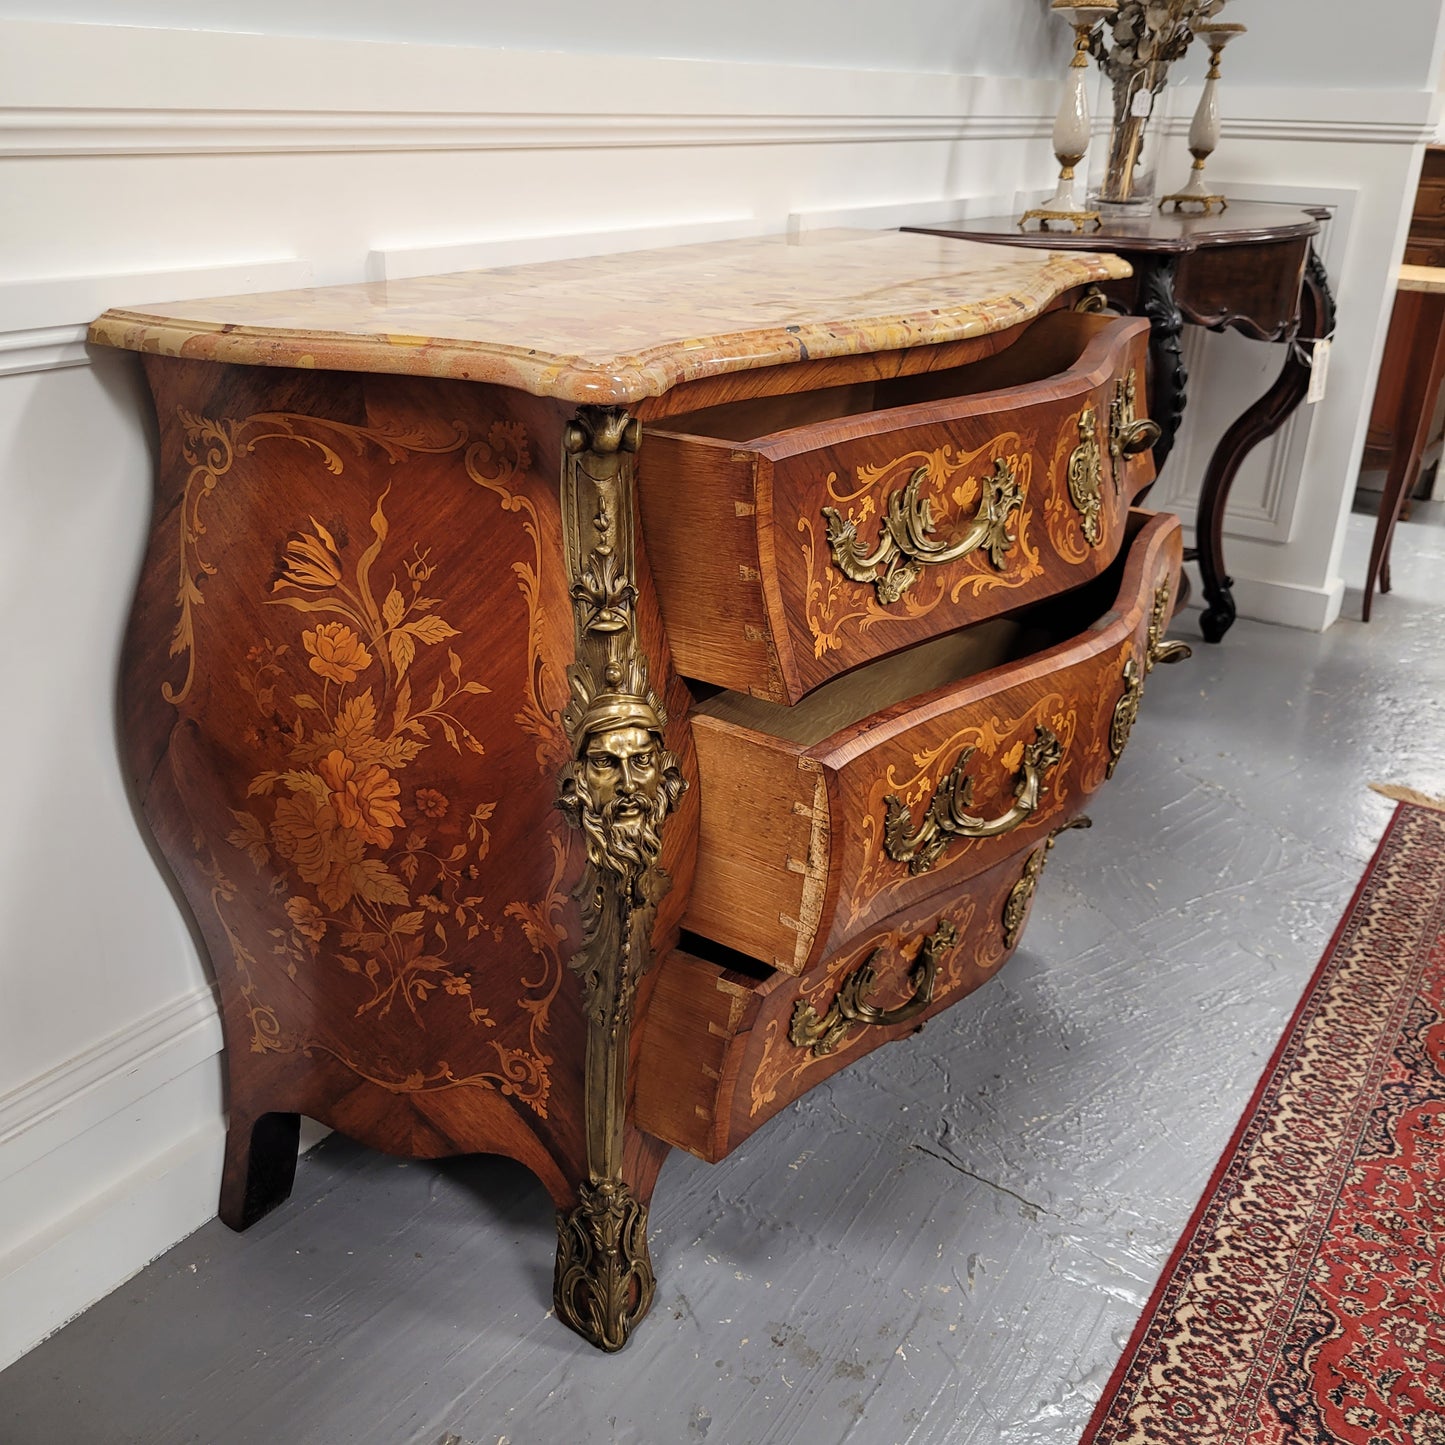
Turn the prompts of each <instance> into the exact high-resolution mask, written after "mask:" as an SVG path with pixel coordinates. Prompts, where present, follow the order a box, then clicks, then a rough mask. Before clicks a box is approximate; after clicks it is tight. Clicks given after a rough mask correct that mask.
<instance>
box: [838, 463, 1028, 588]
mask: <svg viewBox="0 0 1445 1445" xmlns="http://www.w3.org/2000/svg"><path fill="white" fill-rule="evenodd" d="M927 477H928V468H927V467H919V468H918V470H917V471H915V472H914V473H913V475H912V476H911V477H909V479H908V481H907V483H906V484H905V485H904V486H902V487H900V488H899V490H898V491H896V492H893V493H891V494H890V495H889V497H888V501H887V504H886V508H887V510H886V513H885V515H884V518H883V528H882V532H881V534H880V535H879V538H878V545H877V546H876V547H875V548H874V549H873V551H871V552H865V550H864V548H863V547H862V546H861V545H860V544H859V542H858V528H857V526H856V525H855V524H854V522H853V520H852V519H851V518H845V517H844V516H843V515H842V514H841V513H840V512H839V511H838V509H837V508H836V507H824V508H823V516H824V517H825V518H826V519H827V522H828V546H829V547H830V548H831V549H832V552H833V561H834V563H835V564H836V566H837V568H838V570H839V571H840V572H841V573H842V574H843V575H844V576H845V577H847V578H848V579H849V580H850V581H853V582H871V583H872V584H873V585H874V587H875V588H876V589H877V592H878V600H879V601H880V602H882V603H883V604H884V605H885V606H886V605H887V604H889V603H892V602H897V601H898V599H899V598H900V597H902V596H903V594H904V593H905V592H907V591H908V589H909V588H910V587H912V586H913V584H914V583H915V582H916V581H917V580H918V578H919V577H920V575H921V574H922V572H923V569H924V568H925V567H936V566H938V565H940V564H941V563H944V562H956V561H958V559H959V558H960V557H967V556H968V554H969V553H970V552H976V551H978V550H979V549H980V548H986V549H987V550H988V555H989V560H990V561H991V562H992V563H993V565H994V566H995V567H997V568H999V569H1000V570H1001V569H1002V568H1003V565H1004V553H1005V552H1007V551H1008V550H1009V548H1010V547H1012V546H1013V544H1014V536H1013V533H1012V532H1010V531H1009V529H1008V524H1009V518H1010V517H1012V516H1013V514H1014V513H1015V512H1016V511H1018V509H1019V508H1020V507H1022V506H1023V503H1024V489H1023V486H1022V485H1021V484H1020V482H1019V480H1018V478H1017V477H1016V476H1015V475H1014V471H1013V468H1011V467H1010V466H1009V464H1008V463H1007V462H1006V461H1004V460H1003V458H1002V457H1000V458H999V459H998V460H997V461H995V462H994V464H993V476H991V477H988V478H986V479H985V480H984V482H983V491H982V495H981V496H980V497H979V501H978V511H977V513H976V514H975V515H974V519H973V522H972V524H971V525H970V526H969V528H968V529H967V530H966V531H965V532H963V533H962V535H960V536H958V537H957V538H955V539H954V540H953V541H940V540H939V539H937V538H936V537H934V535H933V508H932V504H931V503H930V502H929V500H928V498H927V497H925V496H921V495H920V491H921V489H922V487H923V483H924V481H925V480H926V479H927Z"/></svg>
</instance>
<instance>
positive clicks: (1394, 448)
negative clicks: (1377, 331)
mask: <svg viewBox="0 0 1445 1445" xmlns="http://www.w3.org/2000/svg"><path fill="white" fill-rule="evenodd" d="M1385 354H1386V356H1387V357H1396V358H1401V359H1405V358H1408V361H1407V364H1405V365H1403V366H1401V367H1400V368H1399V377H1400V380H1399V388H1398V396H1397V399H1396V402H1395V406H1394V408H1393V416H1392V417H1391V422H1392V425H1391V426H1390V435H1391V438H1392V444H1391V449H1390V465H1389V470H1388V471H1387V472H1386V474H1385V489H1384V493H1383V495H1382V496H1381V497H1380V515H1379V517H1378V519H1377V520H1376V522H1375V537H1374V541H1373V542H1372V543H1371V544H1370V565H1369V569H1368V571H1367V572H1366V573H1365V601H1364V605H1363V607H1362V608H1361V610H1360V617H1361V620H1362V621H1365V622H1368V621H1369V620H1370V605H1371V603H1372V602H1373V601H1374V596H1375V588H1376V587H1377V586H1378V587H1379V590H1380V591H1381V592H1388V591H1389V590H1390V543H1391V541H1392V540H1393V539H1394V535H1395V523H1396V522H1398V521H1399V520H1400V512H1401V510H1402V509H1403V508H1404V505H1405V499H1406V498H1407V497H1408V496H1409V495H1410V493H1411V492H1413V491H1414V489H1415V483H1416V481H1417V480H1418V478H1419V475H1420V461H1421V458H1422V456H1423V455H1424V451H1425V444H1426V442H1427V441H1428V440H1429V431H1430V420H1431V414H1432V413H1433V412H1434V410H1435V399H1436V397H1438V396H1439V395H1440V387H1441V384H1442V382H1445V267H1442V266H1408V265H1407V266H1401V267H1400V277H1399V282H1398V284H1397V289H1396V294H1395V310H1394V312H1393V314H1392V315H1391V317H1390V334H1389V337H1388V339H1387V340H1386V342H1385ZM1382 372H1383V368H1382Z"/></svg>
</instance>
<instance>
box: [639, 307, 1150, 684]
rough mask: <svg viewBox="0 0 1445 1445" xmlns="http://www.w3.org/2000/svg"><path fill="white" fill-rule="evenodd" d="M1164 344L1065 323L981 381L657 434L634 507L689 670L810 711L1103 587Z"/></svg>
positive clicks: (1044, 324)
mask: <svg viewBox="0 0 1445 1445" xmlns="http://www.w3.org/2000/svg"><path fill="white" fill-rule="evenodd" d="M1148 331H1149V327H1148V323H1147V322H1146V321H1142V320H1138V319H1121V318H1116V317H1110V316H1104V315H1090V314H1084V313H1081V312H1076V311H1054V312H1050V313H1049V314H1047V315H1045V316H1043V317H1040V318H1039V319H1038V320H1037V321H1035V322H1034V323H1033V325H1032V326H1031V327H1030V329H1029V332H1028V336H1027V338H1026V340H1025V341H1023V342H1020V343H1018V344H1015V345H1013V346H1011V347H1009V348H1008V349H1007V350H1006V351H1002V352H1000V353H998V354H997V355H994V356H991V357H988V358H986V359H984V360H981V361H976V362H973V363H971V364H969V365H967V366H961V367H955V368H952V369H949V370H943V371H937V372H923V373H920V374H918V375H912V376H895V377H888V378H883V379H880V380H877V381H870V382H864V383H859V384H856V385H851V386H836V387H829V388H826V389H823V390H819V391H813V392H805V393H799V394H792V395H782V396H771V397H762V398H754V399H750V400H746V401H738V402H733V403H728V404H726V405H722V406H715V407H711V408H709V409H707V410H705V411H698V412H693V413H690V414H685V415H682V416H676V417H670V418H668V419H667V421H666V423H665V425H664V426H662V427H659V428H656V429H654V428H652V427H649V428H648V429H647V431H646V434H645V439H644V444H643V448H642V453H641V456H640V458H639V469H638V489H639V502H640V506H641V511H642V523H643V532H644V536H645V538H646V544H647V550H648V555H649V558H650V561H651V566H652V572H653V576H654V578H655V581H656V585H657V591H658V594H659V598H660V600H661V604H662V611H663V616H664V618H665V620H666V623H667V630H668V639H669V643H670V645H671V648H672V655H673V660H674V662H675V663H676V665H677V668H678V670H679V671H680V672H681V673H682V674H683V675H684V676H686V677H691V678H696V679H698V680H700V681H703V682H709V683H713V684H716V685H717V686H720V687H727V688H732V689H736V690H738V691H740V692H745V693H750V694H752V695H753V696H755V697H760V698H764V699H766V700H768V701H770V702H786V703H794V702H797V701H798V700H799V699H800V698H802V697H803V696H804V695H805V694H807V693H808V692H810V691H811V690H812V689H814V688H816V687H818V686H820V685H821V684H823V683H825V682H827V681H828V680H829V679H830V678H832V677H835V676H837V675H838V674H839V673H843V672H847V671H848V670H849V669H851V668H854V667H857V666H858V665H859V664H860V663H864V662H869V661H871V660H873V659H875V658H878V657H882V656H885V655H886V654H888V653H891V652H895V651H898V650H899V649H901V648H905V647H908V646H911V645H912V644H914V643H917V642H921V641H923V640H925V639H927V638H931V637H937V636H940V635H941V634H943V633H947V632H952V631H954V630H956V629H958V628H960V627H964V626H968V625H970V624H972V623H976V622H979V621H981V620H983V619H986V618H990V617H997V616H999V615H1001V614H1003V613H1007V612H1012V611H1015V610H1017V609H1018V608H1020V607H1023V606H1025V605H1028V604H1031V603H1035V602H1038V601H1039V600H1040V599H1042V598H1046V597H1049V596H1052V595H1054V594H1056V593H1059V592H1062V591H1066V590H1068V589H1070V588H1072V587H1076V586H1078V585H1079V584H1081V583H1083V582H1086V581H1088V580H1089V579H1090V578H1092V577H1095V576H1097V575H1098V574H1099V573H1100V572H1102V571H1103V570H1104V569H1105V568H1106V567H1107V566H1108V565H1109V563H1110V562H1111V561H1112V560H1113V558H1114V556H1115V555H1116V554H1117V552H1118V549H1119V546H1120V543H1121V541H1122V538H1123V521H1124V516H1125V514H1126V512H1127V510H1128V507H1129V505H1130V502H1131V501H1132V499H1133V498H1134V497H1135V496H1137V495H1138V493H1139V492H1140V491H1141V490H1142V489H1143V488H1144V487H1146V486H1147V485H1148V483H1149V482H1150V481H1151V480H1152V478H1153V475H1154V472H1153V460H1152V455H1151V452H1150V447H1151V445H1152V442H1153V440H1154V438H1155V437H1156V436H1157V435H1158V432H1157V429H1156V428H1155V427H1154V425H1153V423H1151V422H1149V421H1148V420H1147V419H1145V418H1144V417H1143V415H1142V413H1143V407H1144V366H1145V348H1146V343H1147V339H1148Z"/></svg>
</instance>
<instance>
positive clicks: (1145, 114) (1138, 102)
mask: <svg viewBox="0 0 1445 1445" xmlns="http://www.w3.org/2000/svg"><path fill="white" fill-rule="evenodd" d="M1153 111H1154V92H1153V91H1152V90H1136V91H1135V92H1134V99H1133V100H1132V101H1131V102H1130V104H1129V114H1130V115H1137V116H1138V117H1139V119H1140V120H1148V119H1149V117H1150V115H1151V114H1153Z"/></svg>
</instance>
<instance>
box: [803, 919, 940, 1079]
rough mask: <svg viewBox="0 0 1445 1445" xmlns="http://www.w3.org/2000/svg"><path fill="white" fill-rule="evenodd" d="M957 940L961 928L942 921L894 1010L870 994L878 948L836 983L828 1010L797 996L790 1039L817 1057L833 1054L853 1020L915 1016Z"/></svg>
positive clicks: (881, 1021)
mask: <svg viewBox="0 0 1445 1445" xmlns="http://www.w3.org/2000/svg"><path fill="white" fill-rule="evenodd" d="M957 942H958V931H957V929H955V928H954V926H953V925H952V924H951V923H949V922H948V920H947V919H945V920H943V921H942V922H941V923H940V924H939V925H938V927H937V928H936V929H934V931H933V932H932V933H930V934H929V935H928V937H927V938H925V939H924V940H923V942H922V943H921V944H920V945H919V948H918V957H917V959H916V960H915V962H914V964H913V968H912V970H911V971H910V973H909V975H908V984H909V988H910V989H911V990H912V992H911V993H910V994H909V997H908V998H907V999H906V1000H905V1001H904V1002H903V1003H901V1004H898V1005H897V1006H896V1007H895V1008H887V1009H884V1008H878V1007H877V1006H876V1005H874V1004H871V1003H869V1002H868V1001H867V998H866V995H867V994H868V992H869V990H870V989H872V987H873V985H874V983H876V982H877V973H876V971H875V969H874V967H873V965H874V964H875V963H876V962H877V961H878V956H879V954H881V953H882V952H883V950H882V949H881V948H875V949H874V950H873V952H872V953H871V954H869V955H868V959H867V961H866V962H865V963H863V964H860V965H859V967H857V968H856V969H854V970H853V972H852V973H850V974H849V975H848V977H847V978H845V979H844V980H843V982H842V983H841V984H840V985H839V986H838V992H837V994H835V995H834V998H833V1002H832V1003H831V1004H830V1005H829V1006H828V1011H827V1013H825V1014H821V1015H820V1014H819V1013H818V1011H817V1010H816V1009H815V1008H814V1007H813V1005H812V1004H810V1003H809V1002H808V1001H807V1000H806V999H799V1000H798V1002H797V1005H796V1006H795V1007H794V1009H793V1022H792V1025H791V1027H790V1028H789V1029H788V1038H789V1040H791V1042H792V1043H793V1044H795V1045H796V1046H797V1047H798V1048H800V1049H810V1050H811V1051H812V1054H813V1057H814V1058H822V1056H823V1055H824V1054H831V1053H833V1052H834V1051H835V1050H836V1049H837V1047H838V1045H839V1044H841V1043H842V1042H843V1040H844V1038H845V1037H846V1036H847V1033H848V1030H849V1029H850V1028H852V1027H853V1026H854V1025H855V1024H860V1025H865V1026H866V1025H870V1024H875V1025H878V1026H879V1027H881V1028H887V1027H889V1026H890V1025H893V1024H906V1023H907V1022H908V1021H909V1020H910V1019H915V1018H917V1017H918V1015H919V1014H921V1013H922V1012H923V1011H924V1010H925V1009H926V1008H927V1007H928V1006H929V1004H931V1003H932V1002H933V989H934V985H935V984H936V983H937V982H938V965H939V962H940V961H941V959H942V958H943V956H944V954H946V953H947V952H948V950H949V949H950V948H952V947H953V945H954V944H955V943H957Z"/></svg>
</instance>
